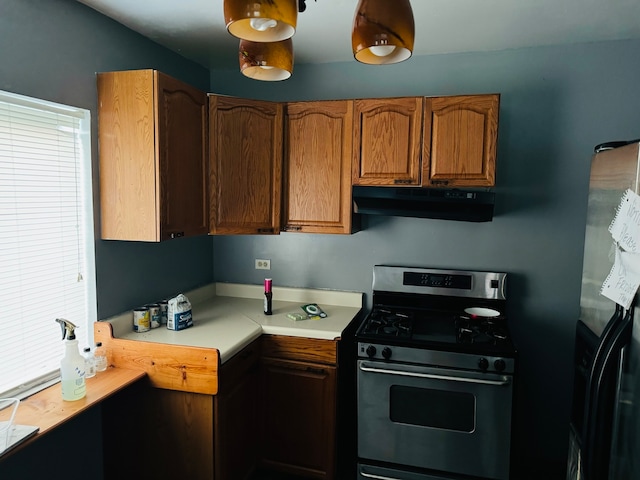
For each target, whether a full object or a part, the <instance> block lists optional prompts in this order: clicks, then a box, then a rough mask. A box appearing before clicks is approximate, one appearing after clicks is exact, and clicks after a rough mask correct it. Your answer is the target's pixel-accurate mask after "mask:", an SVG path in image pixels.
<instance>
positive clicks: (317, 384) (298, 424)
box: [260, 358, 336, 479]
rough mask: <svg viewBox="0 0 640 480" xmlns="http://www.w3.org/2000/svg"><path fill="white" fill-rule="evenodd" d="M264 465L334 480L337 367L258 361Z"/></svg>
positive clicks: (270, 360) (311, 476)
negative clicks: (260, 372)
mask: <svg viewBox="0 0 640 480" xmlns="http://www.w3.org/2000/svg"><path fill="white" fill-rule="evenodd" d="M262 385H263V391H262V395H261V400H260V401H261V404H262V410H261V411H262V436H261V438H262V445H260V453H261V456H262V459H261V463H262V465H263V466H265V467H267V468H270V469H275V470H278V471H282V472H288V473H293V474H299V475H304V476H305V477H309V478H321V479H333V478H335V424H336V367H332V366H327V365H319V364H313V363H306V362H297V361H293V360H279V359H273V358H263V360H262Z"/></svg>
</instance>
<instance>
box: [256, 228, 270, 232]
mask: <svg viewBox="0 0 640 480" xmlns="http://www.w3.org/2000/svg"><path fill="white" fill-rule="evenodd" d="M258 233H273V228H259V229H258Z"/></svg>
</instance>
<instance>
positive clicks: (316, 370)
mask: <svg viewBox="0 0 640 480" xmlns="http://www.w3.org/2000/svg"><path fill="white" fill-rule="evenodd" d="M307 372H309V373H315V374H316V375H324V374H325V371H324V368H314V367H307Z"/></svg>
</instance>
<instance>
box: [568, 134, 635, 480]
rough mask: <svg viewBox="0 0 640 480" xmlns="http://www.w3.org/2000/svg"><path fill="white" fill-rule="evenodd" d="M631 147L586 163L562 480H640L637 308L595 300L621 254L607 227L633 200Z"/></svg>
mask: <svg viewBox="0 0 640 480" xmlns="http://www.w3.org/2000/svg"><path fill="white" fill-rule="evenodd" d="M638 142H639V141H638V140H634V141H633V142H612V143H611V144H603V145H599V146H597V147H596V153H595V154H594V156H593V157H592V161H591V177H590V184H589V200H588V202H589V204H588V210H587V225H586V230H585V247H584V263H583V274H582V292H581V297H580V319H579V320H578V322H577V326H576V343H575V370H574V372H575V375H574V385H573V404H572V410H571V422H570V434H569V437H570V438H569V458H568V465H567V480H575V479H580V480H614V479H615V480H626V479H629V480H631V479H640V312H639V311H638V308H639V306H640V303H639V302H638V301H637V298H635V299H634V300H630V302H631V303H630V305H629V308H625V307H623V306H620V305H619V304H618V303H616V302H614V301H613V300H611V299H609V298H607V296H605V295H603V294H602V293H601V288H602V287H603V284H604V283H605V281H608V282H609V283H610V282H611V281H612V280H613V279H612V278H611V277H613V275H612V276H611V277H609V275H610V272H611V271H612V267H613V265H614V263H616V256H617V255H619V254H620V252H621V251H622V250H621V248H620V244H619V243H614V238H613V236H612V232H611V231H610V225H611V224H612V221H613V220H614V219H615V218H616V216H617V214H618V211H619V210H620V209H621V202H622V199H623V197H624V196H625V192H626V191H627V190H628V189H629V190H631V191H632V192H633V193H640V184H639V182H640V157H639V156H640V143H638ZM620 145H622V146H620ZM616 220H618V219H616ZM631 240H632V241H634V242H635V241H636V240H637V243H638V244H640V238H637V239H635V238H633V239H631ZM631 255H632V256H633V255H638V257H640V253H638V254H631ZM618 258H619V257H618ZM616 264H617V263H616ZM608 277H609V278H608ZM630 291H633V292H635V290H633V289H630ZM629 298H633V294H629ZM623 303H624V302H623ZM637 305H638V306H637Z"/></svg>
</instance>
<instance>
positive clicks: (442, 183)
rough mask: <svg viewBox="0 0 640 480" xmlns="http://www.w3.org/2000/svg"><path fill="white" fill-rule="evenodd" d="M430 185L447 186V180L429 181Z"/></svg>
mask: <svg viewBox="0 0 640 480" xmlns="http://www.w3.org/2000/svg"><path fill="white" fill-rule="evenodd" d="M431 184H432V185H449V180H431Z"/></svg>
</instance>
